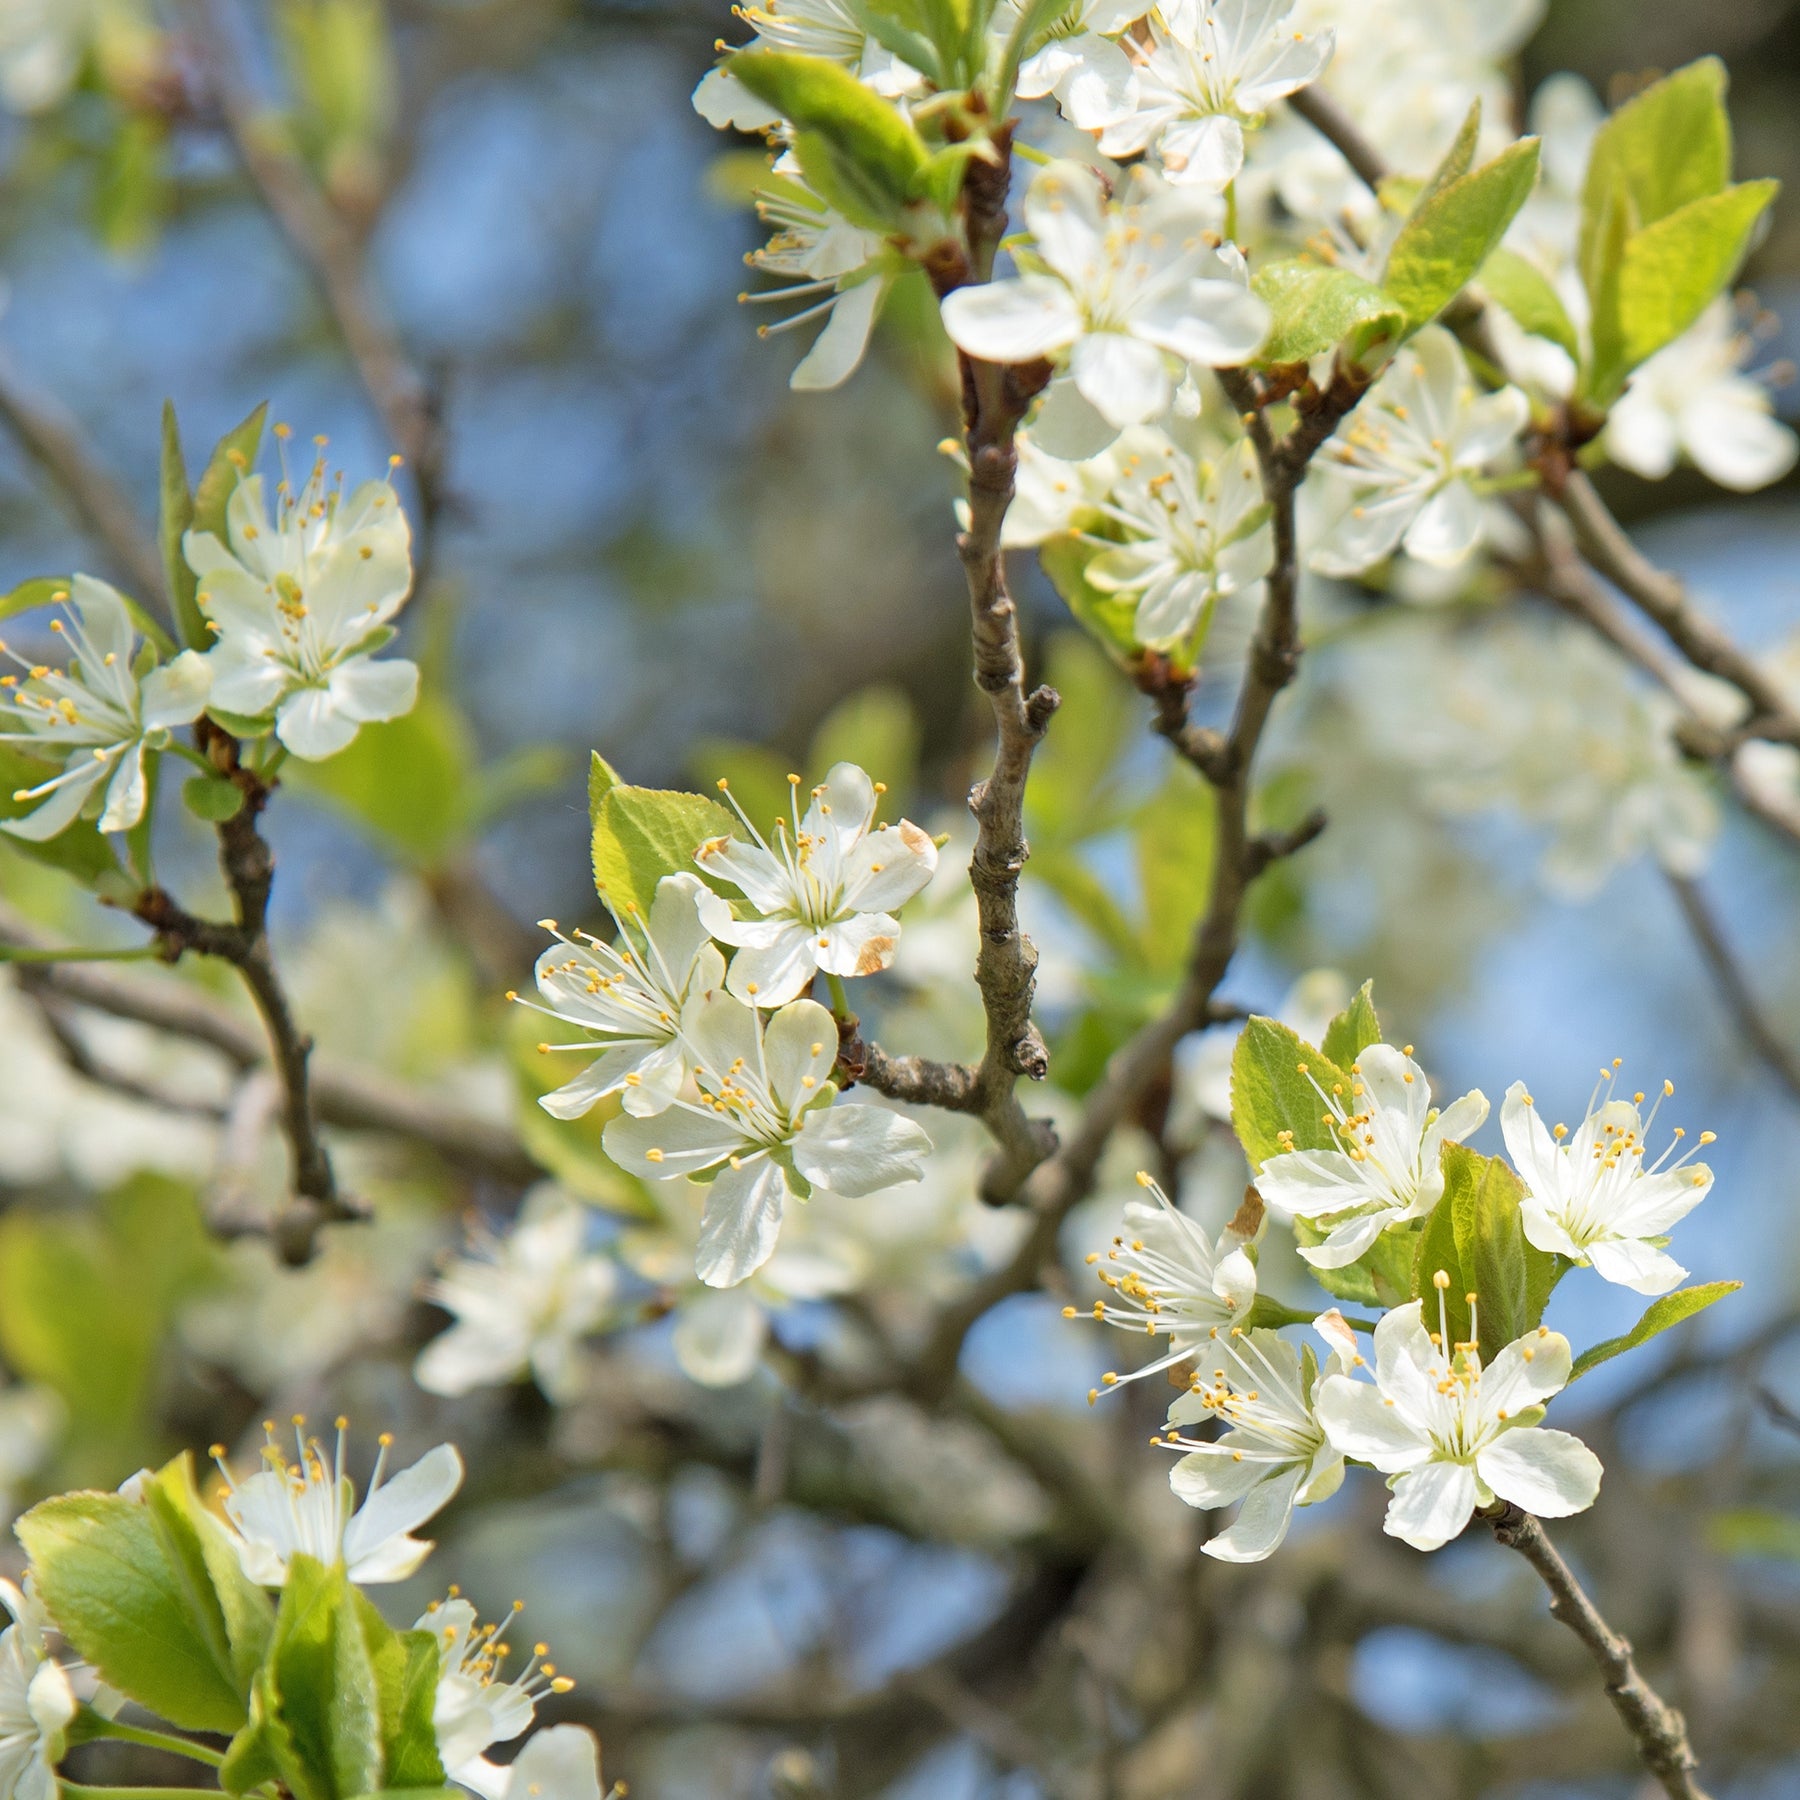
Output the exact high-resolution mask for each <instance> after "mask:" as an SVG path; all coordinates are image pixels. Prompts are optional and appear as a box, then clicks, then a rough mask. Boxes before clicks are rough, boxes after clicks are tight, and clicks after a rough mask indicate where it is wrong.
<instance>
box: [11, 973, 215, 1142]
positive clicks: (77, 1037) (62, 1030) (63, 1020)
mask: <svg viewBox="0 0 1800 1800" xmlns="http://www.w3.org/2000/svg"><path fill="white" fill-rule="evenodd" d="M24 991H25V993H26V995H27V997H28V998H29V999H30V1000H31V1001H32V1003H33V1004H34V1005H35V1006H36V1007H37V1009H38V1013H39V1016H40V1017H41V1018H42V1019H43V1021H44V1027H45V1029H46V1030H47V1031H48V1032H49V1033H50V1036H51V1038H52V1039H53V1040H54V1042H55V1044H56V1047H57V1049H58V1050H59V1051H61V1052H62V1059H63V1061H64V1062H65V1063H67V1064H68V1065H69V1068H70V1069H71V1070H72V1071H73V1072H74V1073H75V1074H77V1075H79V1076H80V1077H81V1078H82V1080H83V1081H91V1082H92V1083H93V1084H94V1085H95V1086H96V1087H103V1088H108V1089H110V1090H111V1091H112V1092H113V1093H115V1094H121V1095H123V1096H124V1097H125V1098H126V1099H127V1100H136V1101H139V1102H140V1103H141V1104H143V1105H145V1106H150V1107H154V1108H155V1109H156V1110H157V1111H158V1112H164V1113H186V1114H188V1115H189V1116H191V1117H193V1118H199V1119H211V1120H213V1121H215V1122H217V1121H220V1120H223V1119H224V1117H225V1109H224V1108H223V1107H222V1106H218V1105H215V1104H214V1103H213V1102H212V1101H210V1100H194V1099H190V1098H188V1097H187V1096H186V1095H182V1094H176V1093H171V1092H169V1091H167V1090H166V1089H163V1088H160V1087H157V1086H156V1085H155V1084H154V1083H152V1082H148V1081H140V1080H139V1079H138V1078H137V1077H136V1076H135V1075H127V1074H126V1073H125V1072H124V1071H123V1070H122V1069H115V1068H112V1067H110V1066H109V1065H108V1064H106V1063H104V1062H102V1061H101V1060H100V1058H99V1057H97V1056H96V1055H95V1054H94V1053H93V1051H92V1050H90V1049H89V1048H88V1045H87V1041H86V1039H84V1038H83V1037H82V1035H81V1030H80V1027H79V1026H78V1025H77V1024H76V1022H75V1020H74V1019H73V1018H72V1017H71V1016H70V1013H71V1008H70V1005H69V1003H68V1002H67V1001H66V1000H63V999H62V998H60V997H59V996H57V995H56V994H53V993H48V992H46V991H44V990H43V989H42V988H31V987H28V988H26V989H25V990H24Z"/></svg>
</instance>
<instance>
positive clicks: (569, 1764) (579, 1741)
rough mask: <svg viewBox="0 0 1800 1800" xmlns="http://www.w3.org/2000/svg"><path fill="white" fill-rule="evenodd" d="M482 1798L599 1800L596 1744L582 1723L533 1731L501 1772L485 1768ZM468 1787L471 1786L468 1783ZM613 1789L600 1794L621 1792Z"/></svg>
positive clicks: (495, 1767) (610, 1797)
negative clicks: (487, 1772)
mask: <svg viewBox="0 0 1800 1800" xmlns="http://www.w3.org/2000/svg"><path fill="white" fill-rule="evenodd" d="M488 1768H489V1770H491V1773H490V1774H488V1775H486V1776H485V1777H484V1779H486V1780H487V1781H488V1782H489V1785H488V1786H487V1787H485V1788H481V1789H477V1792H479V1793H480V1794H481V1795H482V1796H483V1800H602V1795H601V1791H600V1740H599V1739H598V1738H596V1737H595V1736H594V1734H593V1733H592V1732H591V1731H589V1730H588V1728H587V1727H586V1726H585V1725H551V1726H549V1727H547V1728H546V1729H545V1730H543V1731H535V1732H533V1733H532V1734H531V1736H530V1737H529V1738H527V1739H526V1740H525V1748H524V1749H523V1750H521V1751H520V1752H519V1754H518V1755H517V1756H515V1757H514V1758H513V1760H512V1761H511V1762H510V1763H508V1764H507V1765H506V1766H505V1767H504V1768H502V1767H499V1766H498V1765H496V1764H489V1765H488ZM470 1785H473V1784H470ZM623 1791H624V1790H623V1787H622V1786H618V1787H614V1788H612V1789H611V1790H609V1792H608V1793H607V1795H606V1796H605V1800H613V1797H614V1796H616V1795H622V1794H623Z"/></svg>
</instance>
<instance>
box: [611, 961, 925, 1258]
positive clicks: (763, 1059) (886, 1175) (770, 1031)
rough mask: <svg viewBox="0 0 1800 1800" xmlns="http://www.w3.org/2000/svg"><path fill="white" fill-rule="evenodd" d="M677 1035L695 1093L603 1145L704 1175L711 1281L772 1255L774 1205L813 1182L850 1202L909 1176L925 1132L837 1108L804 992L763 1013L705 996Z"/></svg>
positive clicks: (629, 1121)
mask: <svg viewBox="0 0 1800 1800" xmlns="http://www.w3.org/2000/svg"><path fill="white" fill-rule="evenodd" d="M683 1029H684V1035H685V1036H686V1038H687V1040H688V1042H689V1044H690V1045H691V1046H692V1049H693V1052H694V1077H695V1081H696V1084H697V1086H698V1088H699V1098H698V1099H696V1100H689V1099H685V1098H678V1099H677V1100H676V1101H675V1103H674V1105H673V1106H671V1107H670V1108H669V1109H668V1111H666V1112H664V1113H662V1114H660V1115H658V1116H657V1117H655V1118H648V1119H647V1118H633V1117H630V1116H628V1115H627V1116H621V1117H619V1118H616V1119H614V1120H613V1121H612V1122H611V1123H610V1124H609V1125H608V1126H607V1127H606V1135H605V1140H604V1141H605V1145H606V1153H607V1155H608V1156H610V1157H611V1158H612V1159H613V1161H614V1162H616V1163H618V1164H619V1166H620V1167H621V1168H623V1169H627V1170H629V1171H630V1172H631V1173H632V1174H634V1175H640V1176H644V1177H646V1178H649V1179H659V1178H660V1179H665V1180H666V1179H670V1178H672V1177H675V1176H679V1175H687V1176H696V1177H700V1178H702V1179H707V1178H710V1186H709V1187H708V1189H707V1196H706V1211H705V1214H704V1216H703V1217H702V1219H701V1224H700V1238H699V1246H698V1252H697V1255H696V1259H695V1267H696V1269H697V1271H698V1273H699V1276H700V1279H701V1280H702V1281H703V1282H705V1283H706V1285H707V1286H708V1287H719V1288H724V1287H735V1286H736V1285H737V1283H739V1282H740V1281H744V1280H746V1279H747V1278H748V1277H749V1276H751V1275H753V1274H755V1272H756V1271H757V1270H758V1269H759V1268H761V1267H762V1265H763V1264H764V1263H766V1262H767V1261H768V1260H769V1257H770V1256H771V1255H772V1254H773V1253H774V1250H775V1243H776V1239H777V1238H778V1237H779V1236H780V1233H781V1216H782V1209H783V1206H784V1204H785V1202H786V1201H787V1199H788V1198H789V1197H790V1196H792V1197H793V1198H794V1199H797V1200H804V1199H807V1198H808V1197H810V1195H811V1194H812V1193H813V1192H814V1190H815V1189H816V1188H825V1189H828V1190H829V1191H831V1192H833V1193H837V1194H843V1195H847V1196H848V1197H850V1198H852V1199H856V1198H859V1197H861V1196H862V1195H865V1194H872V1193H874V1192H876V1190H877V1189H879V1188H884V1187H889V1186H892V1185H893V1184H895V1183H897V1182H901V1181H908V1180H917V1179H918V1178H919V1176H920V1175H921V1174H922V1173H923V1170H924V1161H923V1159H924V1157H925V1156H926V1155H927V1154H928V1153H929V1152H930V1149H931V1140H930V1139H929V1138H928V1137H927V1136H926V1135H925V1133H924V1131H923V1130H922V1129H921V1128H920V1127H919V1126H918V1125H916V1124H914V1122H913V1121H912V1120H911V1119H907V1118H902V1117H901V1116H900V1114H898V1113H895V1112H889V1111H888V1110H887V1108H885V1107H881V1106H863V1105H851V1106H835V1105H833V1104H832V1103H833V1101H834V1100H835V1099H836V1098H837V1087H836V1084H835V1083H834V1082H833V1081H832V1080H831V1071H832V1068H833V1065H834V1064H835V1063H836V1061H837V1049H838V1032H837V1021H836V1020H835V1019H833V1018H832V1016H831V1014H830V1013H828V1012H827V1011H826V1010H825V1008H824V1007H822V1006H820V1005H819V1004H818V1003H817V1002H816V1001H812V1000H796V1001H794V1002H793V1003H792V1004H790V1005H788V1006H784V1007H782V1008H781V1009H780V1010H779V1011H778V1012H776V1013H774V1014H773V1015H772V1016H771V1017H770V1018H769V1019H768V1021H767V1023H766V1025H765V1022H764V1020H763V1017H762V1014H761V1013H760V1012H758V1011H757V1010H756V1009H755V1008H754V1007H751V1006H746V1005H743V1004H741V1003H740V1002H739V1001H737V1000H735V999H734V998H733V997H732V996H731V995H730V994H728V993H724V992H715V993H712V994H709V995H708V996H707V997H706V998H705V1000H704V1001H702V1003H701V1004H700V1006H699V1007H698V1008H696V1009H695V1011H694V1013H693V1015H692V1017H691V1020H690V1022H689V1023H688V1024H687V1025H686V1026H684V1028H683Z"/></svg>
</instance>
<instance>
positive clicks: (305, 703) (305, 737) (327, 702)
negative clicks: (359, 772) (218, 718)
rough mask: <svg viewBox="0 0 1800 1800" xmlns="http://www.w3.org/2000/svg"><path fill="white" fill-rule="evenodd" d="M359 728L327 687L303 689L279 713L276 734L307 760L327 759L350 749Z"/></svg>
mask: <svg viewBox="0 0 1800 1800" xmlns="http://www.w3.org/2000/svg"><path fill="white" fill-rule="evenodd" d="M214 698H215V699H217V698H218V689H217V688H215V689H214ZM220 704H221V705H223V704H224V702H223V701H221V702H220ZM234 710H235V709H234ZM357 730H358V724H357V721H356V720H355V719H352V718H351V717H350V716H349V715H348V714H347V713H345V712H343V711H341V710H340V709H339V707H338V705H337V702H336V701H335V699H334V698H333V697H332V694H331V692H330V690H329V689H327V688H316V687H309V688H300V689H299V690H298V691H296V692H295V693H292V694H289V695H288V697H287V698H286V699H285V700H284V701H282V703H281V706H280V709H279V710H278V711H277V712H276V714H275V735H276V736H277V737H278V738H280V739H281V741H282V743H284V744H285V745H286V746H287V747H288V749H290V750H291V751H293V753H294V754H295V755H296V756H297V757H299V758H300V759H301V760H302V761H303V762H323V761H324V760H325V759H326V758H327V757H329V756H336V755H337V753H338V752H339V751H340V750H347V749H349V747H350V745H351V744H352V743H353V742H354V741H355V738H356V733H357Z"/></svg>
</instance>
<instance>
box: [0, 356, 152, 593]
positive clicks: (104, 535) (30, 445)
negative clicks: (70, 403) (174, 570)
mask: <svg viewBox="0 0 1800 1800" xmlns="http://www.w3.org/2000/svg"><path fill="white" fill-rule="evenodd" d="M0 419H4V420H5V421H6V425H7V428H8V429H9V430H10V431H11V432H12V434H13V436H14V437H16V438H17V439H18V440H19V443H20V445H21V447H22V448H23V449H24V450H25V452H26V454H27V455H28V456H29V457H30V458H31V460H32V461H33V462H35V463H36V464H37V465H38V467H39V468H40V469H42V470H43V471H44V473H45V474H46V475H48V476H49V477H50V479H51V480H52V481H53V482H54V483H55V484H56V486H57V487H58V488H59V489H60V490H61V491H62V495H63V498H64V499H65V500H66V501H67V502H68V504H69V506H70V507H71V509H72V510H73V511H74V513H75V515H76V517H77V518H78V519H79V520H80V521H81V523H82V524H83V525H84V526H85V527H86V528H87V530H88V531H90V532H91V533H92V534H93V536H94V539H95V541H96V542H97V543H98V544H99V545H100V546H101V548H102V549H103V550H104V551H105V552H106V558H107V561H108V562H109V563H111V565H112V570H113V573H114V574H116V575H117V576H118V577H119V578H120V579H121V580H122V581H123V582H124V583H125V584H126V586H127V587H128V588H129V589H130V590H131V593H132V596H133V597H134V598H135V599H138V600H141V601H142V602H144V604H145V605H147V606H153V607H156V608H159V609H160V610H161V611H162V612H163V613H164V615H165V616H167V614H168V599H167V595H166V592H165V587H164V581H163V564H162V557H161V555H160V554H159V552H158V551H157V548H156V545H155V543H154V542H153V541H152V540H151V538H150V537H149V535H148V534H147V533H146V532H145V530H144V528H143V525H142V523H141V522H140V521H139V519H138V516H137V510H136V508H135V507H133V506H132V504H131V502H130V500H129V499H127V498H126V496H125V494H124V492H123V491H122V490H121V488H120V487H119V485H118V483H117V482H116V481H114V480H113V478H112V476H111V475H110V474H108V473H107V471H106V470H105V469H104V468H102V467H101V465H100V463H99V461H98V460H97V459H96V458H95V456H94V453H93V451H92V450H91V449H90V448H89V446H88V443H87V441H86V438H85V437H84V435H83V433H82V430H81V426H80V425H79V423H78V422H77V421H76V420H75V419H74V418H73V417H72V416H71V415H70V414H69V412H68V411H67V410H66V409H65V408H63V407H62V406H60V405H58V404H57V402H56V401H54V400H52V399H50V398H48V397H47V396H46V395H43V394H39V393H34V392H33V391H32V389H31V388H30V387H29V386H28V385H27V384H26V383H25V382H24V381H22V380H21V379H20V377H19V375H18V372H17V371H16V370H15V369H14V368H13V367H12V365H11V363H10V362H9V361H7V360H6V359H5V358H4V357H0Z"/></svg>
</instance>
